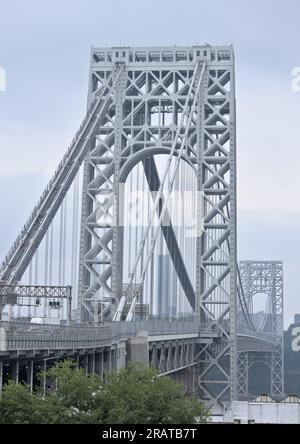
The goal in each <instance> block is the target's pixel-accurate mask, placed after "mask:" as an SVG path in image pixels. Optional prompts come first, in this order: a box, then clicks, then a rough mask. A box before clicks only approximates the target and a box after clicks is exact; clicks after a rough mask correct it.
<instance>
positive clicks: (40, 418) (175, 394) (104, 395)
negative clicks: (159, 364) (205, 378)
mask: <svg viewBox="0 0 300 444" xmlns="http://www.w3.org/2000/svg"><path fill="white" fill-rule="evenodd" d="M46 375H47V378H50V379H51V380H52V381H53V382H54V384H53V390H52V392H51V393H47V394H46V395H45V396H44V395H43V394H42V393H41V392H40V391H37V392H35V393H33V394H31V393H30V392H29V390H28V388H27V387H26V386H24V385H21V384H17V385H15V384H13V383H10V384H8V385H6V386H5V387H4V389H3V392H2V395H1V397H0V423H2V424H3V423H4V424H8V423H13V424H21V423H23V424H24V423H27V424H28V423H31V424H38V423H39V424H72V423H73V424H74V423H77V424H80V423H83V424H88V423H89V424H189V423H195V422H207V421H208V418H209V413H208V412H206V411H205V410H204V408H203V406H201V405H200V404H199V403H198V402H196V401H195V400H194V399H193V398H191V397H189V396H187V395H185V394H184V392H183V388H182V386H181V385H180V384H177V383H176V382H174V381H173V380H171V379H170V378H168V377H159V376H158V375H157V373H156V371H155V370H154V369H149V368H146V367H143V366H141V365H131V366H130V367H128V368H127V369H123V370H121V371H119V372H118V373H116V372H113V373H108V374H107V378H106V383H105V384H104V383H102V381H101V380H100V378H99V377H98V376H87V375H86V374H85V373H84V371H83V370H82V369H76V368H73V363H72V362H71V361H65V362H63V363H59V364H57V365H55V366H54V367H52V368H51V369H49V370H48V371H47V372H46Z"/></svg>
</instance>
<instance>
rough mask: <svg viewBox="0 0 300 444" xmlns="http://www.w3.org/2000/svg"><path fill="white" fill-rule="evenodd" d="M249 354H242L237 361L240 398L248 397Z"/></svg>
mask: <svg viewBox="0 0 300 444" xmlns="http://www.w3.org/2000/svg"><path fill="white" fill-rule="evenodd" d="M248 373H249V356H248V352H241V353H239V354H238V359H237V392H238V393H237V394H238V396H239V397H243V398H244V397H248Z"/></svg>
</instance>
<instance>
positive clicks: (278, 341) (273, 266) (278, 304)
mask: <svg viewBox="0 0 300 444" xmlns="http://www.w3.org/2000/svg"><path fill="white" fill-rule="evenodd" d="M240 273H241V282H242V286H243V289H244V294H245V296H246V300H247V304H248V307H249V311H250V312H253V298H254V297H255V296H256V295H258V296H261V295H265V296H267V302H268V307H266V308H267V310H266V312H265V317H264V319H263V320H262V322H261V326H260V331H261V332H267V333H269V334H271V335H272V339H273V346H272V352H271V353H270V356H269V357H268V358H267V365H268V366H269V367H270V369H271V387H270V394H271V396H274V397H275V398H276V397H277V398H280V399H281V398H282V396H283V395H284V347H283V264H282V262H280V261H241V262H240ZM251 306H252V308H251ZM254 315H255V314H252V316H254ZM256 355H258V356H256ZM261 355H263V353H256V354H255V353H252V354H251V353H248V352H243V353H239V356H238V386H237V387H238V393H239V395H248V373H249V368H250V364H253V363H254V362H255V361H263V360H264V359H262V357H261ZM251 361H252V362H251Z"/></svg>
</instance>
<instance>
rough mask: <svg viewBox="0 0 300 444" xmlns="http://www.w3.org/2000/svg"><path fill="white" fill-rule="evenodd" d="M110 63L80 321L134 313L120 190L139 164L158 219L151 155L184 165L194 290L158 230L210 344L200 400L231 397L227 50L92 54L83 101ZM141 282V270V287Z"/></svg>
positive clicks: (92, 164) (89, 192)
mask: <svg viewBox="0 0 300 444" xmlns="http://www.w3.org/2000/svg"><path fill="white" fill-rule="evenodd" d="M116 65H119V66H122V67H123V69H122V70H121V73H120V74H119V76H118V79H117V82H116V84H115V87H114V88H115V89H114V101H113V103H112V104H111V105H110V106H109V107H108V109H107V111H106V113H105V115H103V116H102V117H101V119H100V121H99V122H98V126H97V130H96V132H95V133H94V137H93V139H92V140H91V142H90V149H89V153H88V156H87V157H86V160H85V165H84V178H83V203H82V227H81V243H80V270H79V306H78V307H79V309H78V322H90V323H93V322H97V321H98V319H99V317H101V319H106V318H107V319H115V320H118V319H119V317H120V313H121V311H122V309H123V307H124V304H125V302H128V303H129V304H131V306H132V307H133V306H134V301H135V298H133V297H132V295H131V296H128V301H122V296H121V295H122V282H123V276H122V269H123V263H122V261H123V227H122V217H123V214H122V211H123V209H122V202H123V200H122V199H123V198H122V186H121V185H122V184H124V183H125V181H126V178H127V176H128V174H129V173H130V171H131V170H132V168H133V167H134V166H135V165H137V163H138V162H142V163H143V166H144V170H145V175H146V177H147V181H148V185H149V189H150V190H151V191H154V192H156V193H157V195H158V197H157V200H156V201H155V202H154V208H155V209H156V211H157V214H158V216H161V217H162V216H163V215H162V214H161V212H162V213H163V210H161V207H164V199H165V201H167V200H168V195H166V196H164V197H163V195H162V193H161V189H162V185H163V180H162V183H161V182H160V178H159V177H158V174H157V171H156V168H155V163H154V161H153V156H154V155H157V154H166V155H168V156H171V157H172V158H173V159H176V158H177V159H178V161H179V160H183V161H185V162H187V164H189V165H190V167H191V172H192V171H193V172H194V174H195V180H196V182H197V198H196V202H195V205H196V208H197V218H196V225H197V227H196V229H197V237H196V260H195V263H196V270H195V274H196V285H195V288H193V286H192V284H191V280H190V279H189V276H188V273H187V270H186V267H185V264H184V262H183V260H182V256H181V255H180V249H179V247H178V244H177V243H176V236H175V235H174V230H173V229H172V225H170V226H169V227H164V228H162V231H163V235H164V238H165V240H166V244H167V246H168V249H169V253H170V256H171V258H172V260H173V263H174V267H175V269H176V272H177V275H178V279H179V281H180V283H181V285H182V288H183V290H184V292H185V295H186V297H187V299H188V301H189V303H190V305H191V306H192V308H193V310H194V311H195V312H196V314H197V316H198V319H199V321H200V323H201V330H202V331H203V335H204V336H205V335H207V344H206V346H205V347H203V349H202V350H201V353H200V355H199V366H200V369H201V371H200V379H199V387H200V392H201V397H202V398H204V399H208V400H212V399H216V400H219V399H221V398H222V397H223V398H224V396H225V397H227V399H229V398H231V399H235V397H236V294H237V291H236V264H237V260H236V165H235V162H236V161H235V143H236V141H235V85H234V53H233V49H232V47H231V46H223V47H217V46H209V45H205V46H190V47H177V46H174V47H150V48H145V47H142V48H129V47H120V48H93V50H92V53H91V67H90V86H89V102H91V101H92V99H93V96H94V93H95V92H96V91H97V90H99V88H100V87H101V85H104V84H105V83H106V81H107V79H109V78H110V76H111V75H114V72H113V68H114V67H115V66H116ZM112 73H113V74H112ZM171 169H172V164H169V170H171ZM171 173H172V171H171ZM171 176H172V174H171ZM158 203H159V205H158ZM164 214H165V213H164ZM142 249H143V243H142V245H141V250H140V251H142ZM141 256H142V255H140V256H139V257H137V261H138V260H139V259H140V257H141ZM144 256H146V255H144ZM144 268H147V263H146V262H145V263H144V264H143V266H142V267H141V269H142V270H144ZM144 276H145V274H144V271H143V272H142V273H141V277H140V278H141V280H142V279H143V277H144ZM131 279H132V276H131ZM150 310H151V307H150ZM129 318H130V316H129ZM129 318H128V319H129ZM228 358H229V361H228ZM225 361H226V362H225Z"/></svg>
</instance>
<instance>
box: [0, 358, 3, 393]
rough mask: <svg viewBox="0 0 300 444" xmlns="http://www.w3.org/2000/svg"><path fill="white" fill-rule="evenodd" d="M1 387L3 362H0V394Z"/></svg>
mask: <svg viewBox="0 0 300 444" xmlns="http://www.w3.org/2000/svg"><path fill="white" fill-rule="evenodd" d="M2 387H3V362H2V361H1V362H0V392H1V390H2Z"/></svg>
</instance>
